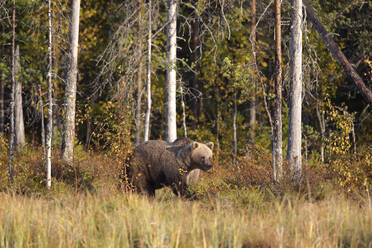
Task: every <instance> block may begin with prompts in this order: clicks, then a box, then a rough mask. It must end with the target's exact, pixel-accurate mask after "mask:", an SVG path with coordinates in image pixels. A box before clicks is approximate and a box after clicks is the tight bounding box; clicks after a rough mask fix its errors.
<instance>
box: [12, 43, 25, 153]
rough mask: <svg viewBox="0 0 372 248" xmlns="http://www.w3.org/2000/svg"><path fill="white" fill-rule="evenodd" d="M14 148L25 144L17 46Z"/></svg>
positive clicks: (20, 148)
mask: <svg viewBox="0 0 372 248" xmlns="http://www.w3.org/2000/svg"><path fill="white" fill-rule="evenodd" d="M14 73H15V83H16V87H15V109H14V111H15V123H14V125H15V143H14V144H15V148H16V150H22V148H23V146H24V145H25V143H26V141H25V124H24V121H23V104H22V80H21V63H20V55H19V46H18V45H17V48H16V52H15V67H14Z"/></svg>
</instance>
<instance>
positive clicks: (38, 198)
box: [0, 144, 372, 247]
mask: <svg viewBox="0 0 372 248" xmlns="http://www.w3.org/2000/svg"><path fill="white" fill-rule="evenodd" d="M0 145H1V146H3V147H2V148H6V147H4V146H6V145H5V144H0ZM2 151H6V150H4V149H2ZM76 152H77V153H78V155H76V156H75V157H76V158H78V159H76V160H75V161H74V164H73V165H67V164H64V163H63V162H62V161H61V160H59V159H58V154H56V155H55V156H54V157H55V159H53V161H52V164H53V171H52V175H53V187H52V189H51V190H46V189H45V179H44V177H45V176H44V175H45V169H44V162H43V161H42V159H41V157H42V154H41V151H40V150H37V149H33V148H32V147H26V148H25V149H24V150H23V151H22V153H18V154H17V155H16V160H15V183H14V184H13V185H10V184H9V182H8V174H7V172H8V171H7V166H8V164H7V159H8V158H7V156H6V152H2V153H1V154H0V191H1V192H0V201H1V202H6V203H7V204H0V247H371V246H372V203H371V197H370V194H369V188H370V185H371V184H370V181H369V180H371V177H370V174H368V173H370V167H368V166H370V164H368V159H369V158H368V155H365V156H364V157H363V156H359V157H358V158H357V160H352V159H350V160H348V161H349V162H348V163H350V164H347V166H349V167H351V165H352V164H353V165H357V166H358V168H359V174H356V176H358V177H360V178H363V177H364V178H365V179H363V180H364V181H363V182H361V183H359V180H361V179H357V180H352V181H350V182H348V185H346V186H347V187H346V186H345V185H342V184H340V183H339V182H340V177H339V176H338V174H337V173H338V171H336V170H334V168H332V163H329V164H326V165H320V164H319V163H315V162H314V161H312V163H311V164H312V166H308V167H306V166H305V168H304V171H303V174H304V176H303V179H302V183H301V184H300V185H293V184H292V183H291V182H290V180H289V179H288V178H286V177H284V178H283V181H282V183H281V184H279V185H274V184H273V183H272V177H271V161H270V159H269V158H270V154H267V153H265V151H263V150H260V149H256V151H253V152H251V153H250V154H249V158H248V157H241V158H239V159H238V160H237V162H236V163H235V164H232V163H230V162H229V161H228V160H226V161H224V160H223V159H221V160H220V161H219V163H218V164H217V165H216V166H215V167H214V168H213V169H212V170H211V171H210V172H207V173H205V172H203V173H202V174H201V180H200V182H199V183H198V184H197V185H194V186H192V189H191V190H193V191H194V192H195V194H196V199H197V200H193V201H189V200H183V199H179V198H177V197H176V196H174V195H173V193H172V192H171V190H170V189H167V188H165V189H162V190H158V191H157V193H156V198H155V199H148V198H146V197H144V196H140V195H136V194H131V193H125V192H123V191H122V190H120V187H118V185H119V183H120V181H119V175H120V171H121V167H122V163H123V161H124V159H125V156H116V157H115V156H111V155H110V156H109V155H107V154H104V153H91V152H85V151H84V150H83V149H80V148H78V149H77V151H76ZM354 161H356V162H355V163H354ZM309 164H310V163H309ZM314 164H315V165H314ZM284 169H285V171H286V174H289V172H288V170H287V168H286V165H284ZM353 169H354V170H355V168H353Z"/></svg>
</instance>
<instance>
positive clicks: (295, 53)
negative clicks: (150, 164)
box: [287, 0, 302, 183]
mask: <svg viewBox="0 0 372 248" xmlns="http://www.w3.org/2000/svg"><path fill="white" fill-rule="evenodd" d="M291 3H292V14H291V19H292V25H291V40H290V103H289V136H288V152H287V160H288V165H289V168H290V169H291V171H292V179H293V181H295V182H297V183H298V182H299V181H300V179H301V173H302V157H301V110H302V108H301V105H302V30H301V28H302V0H292V1H291Z"/></svg>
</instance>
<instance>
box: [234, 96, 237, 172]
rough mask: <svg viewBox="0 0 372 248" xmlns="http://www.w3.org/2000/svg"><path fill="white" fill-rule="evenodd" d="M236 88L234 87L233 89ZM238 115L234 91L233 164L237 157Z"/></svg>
mask: <svg viewBox="0 0 372 248" xmlns="http://www.w3.org/2000/svg"><path fill="white" fill-rule="evenodd" d="M235 90H236V89H235ZM237 115H238V108H237V104H236V92H235V93H234V115H233V139H234V157H233V164H234V165H235V164H236V158H237V157H238V137H237V130H236V129H237V128H236V117H237Z"/></svg>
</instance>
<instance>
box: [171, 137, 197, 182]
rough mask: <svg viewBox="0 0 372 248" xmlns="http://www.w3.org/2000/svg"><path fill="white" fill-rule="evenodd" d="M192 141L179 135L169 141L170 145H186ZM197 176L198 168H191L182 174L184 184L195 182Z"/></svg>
mask: <svg viewBox="0 0 372 248" xmlns="http://www.w3.org/2000/svg"><path fill="white" fill-rule="evenodd" d="M192 142H193V141H192V140H191V139H189V138H185V137H180V138H178V139H176V140H175V141H173V142H172V143H170V145H172V146H186V145H188V144H190V143H192ZM199 176H200V169H195V170H192V171H190V172H189V173H187V174H186V175H185V176H184V180H185V183H186V186H190V185H193V184H196V183H197V182H198V181H199Z"/></svg>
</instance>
